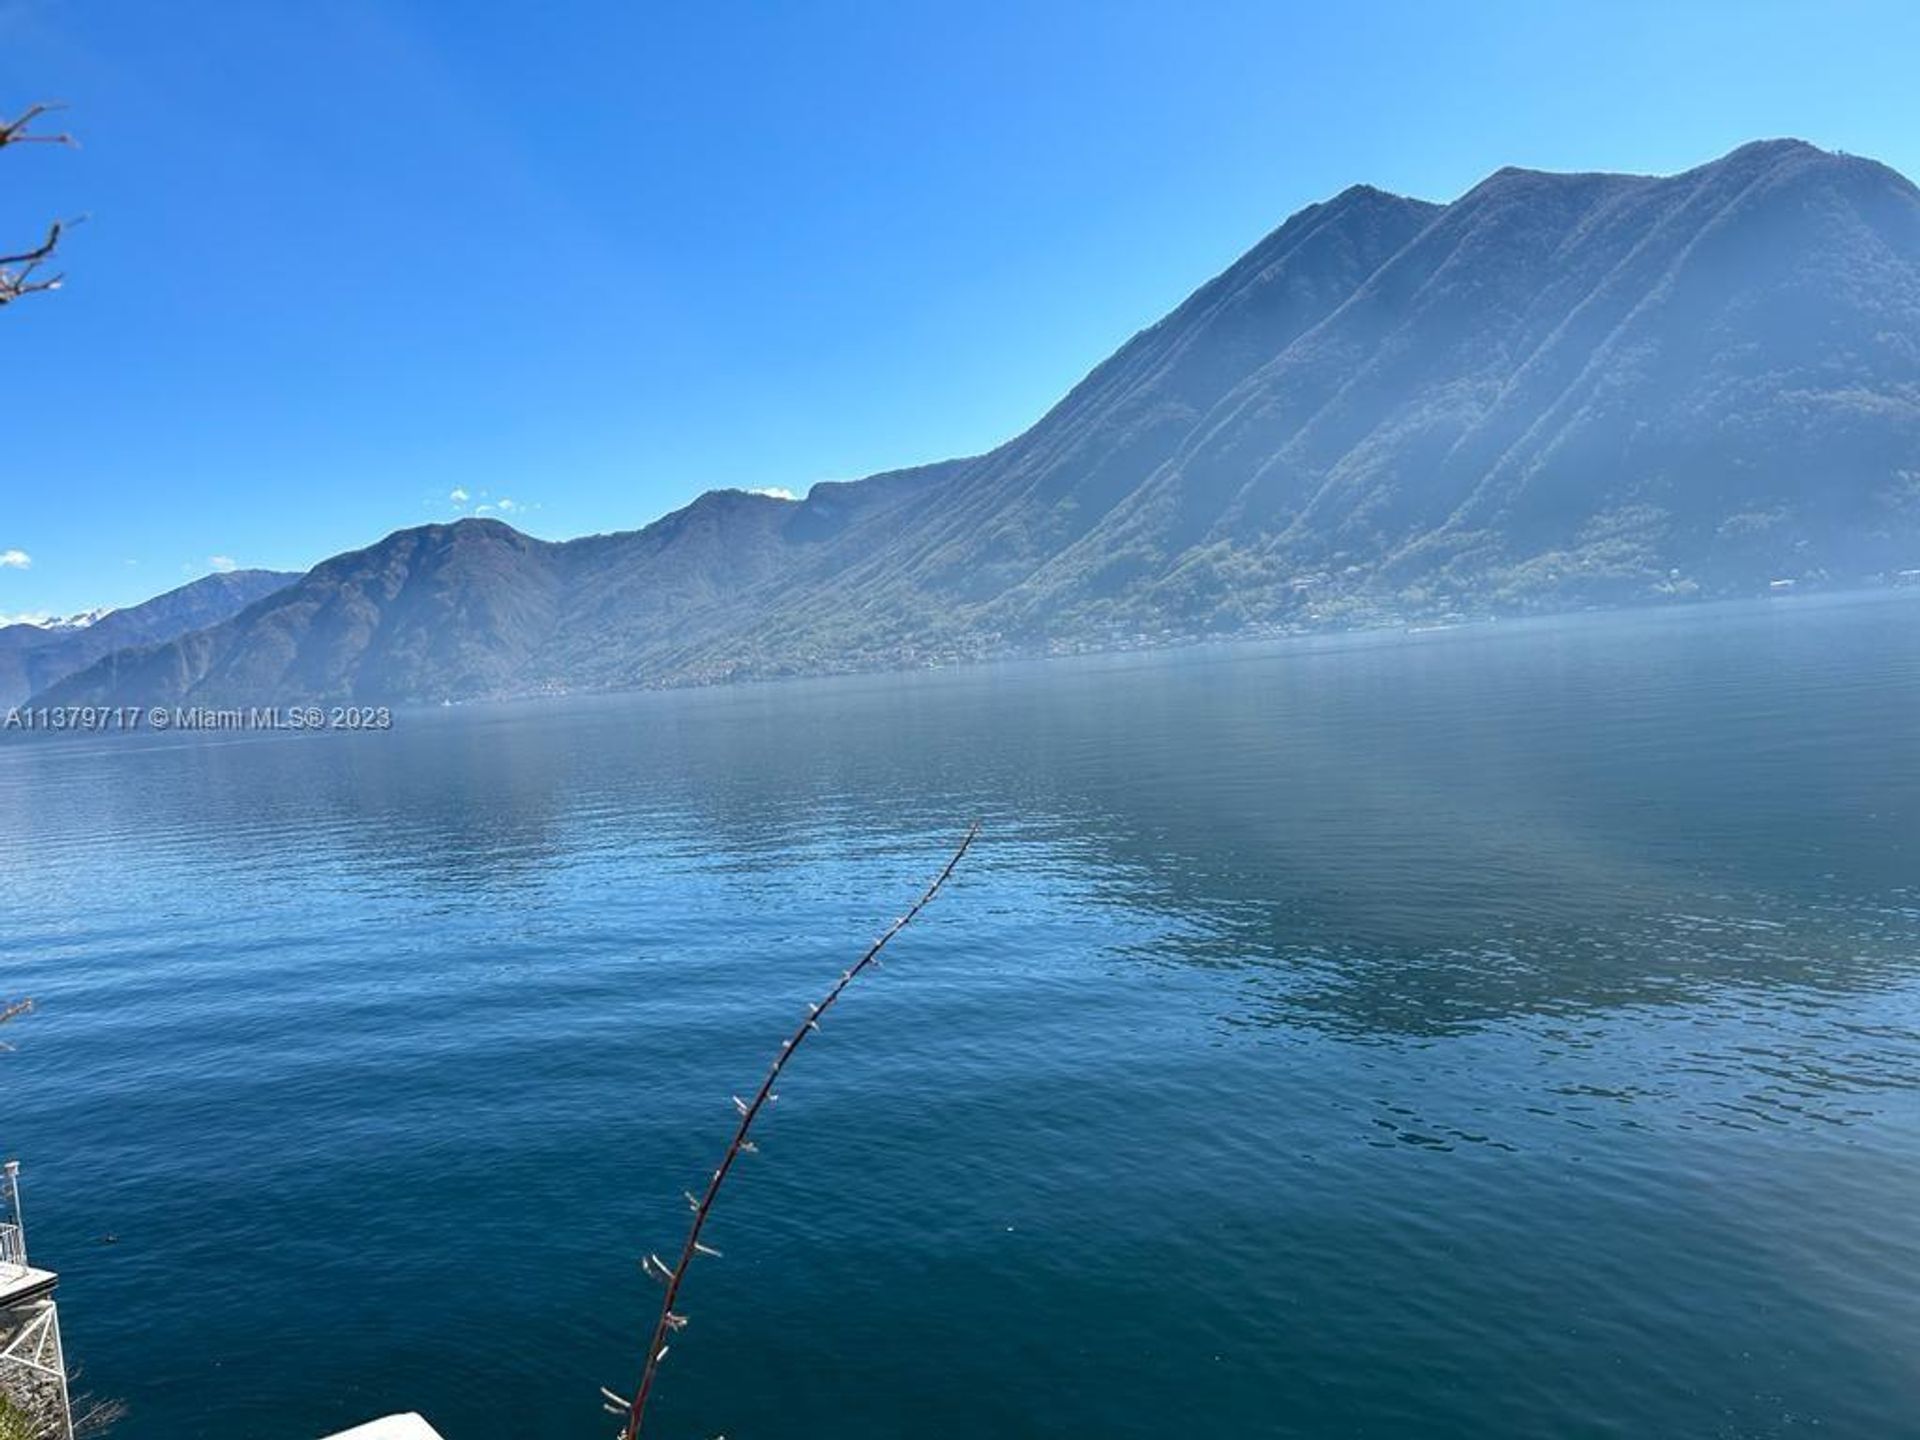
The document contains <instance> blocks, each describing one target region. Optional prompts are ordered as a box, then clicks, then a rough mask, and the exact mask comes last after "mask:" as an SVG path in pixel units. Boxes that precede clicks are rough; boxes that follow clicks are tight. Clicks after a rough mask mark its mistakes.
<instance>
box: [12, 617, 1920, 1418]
mask: <svg viewBox="0 0 1920 1440" xmlns="http://www.w3.org/2000/svg"><path fill="white" fill-rule="evenodd" d="M1916 622H1920V604H1916V603H1913V601H1911V600H1902V599H1897V598H1896V599H1882V600H1878V601H1872V602H1854V603H1814V602H1808V601H1800V602H1794V603H1790V604H1786V605H1775V606H1766V605H1753V606H1745V607H1732V608H1727V609H1719V610H1695V611H1686V612H1663V613H1658V614H1643V615H1637V616H1628V617H1621V618H1593V619H1583V620H1577V621H1570V622H1561V623H1558V624H1554V625H1529V626H1522V627H1505V628H1493V629H1488V630H1483V631H1477V630H1467V631H1456V632H1449V633H1443V634H1433V635H1423V636H1390V637H1374V638H1370V639H1367V640H1364V641H1346V642H1334V643H1322V644H1291V645H1278V646H1274V647H1271V648H1264V649H1262V648H1229V649H1220V650H1210V651H1194V652H1186V653H1182V654H1178V655H1173V656H1158V657H1147V656H1136V657H1127V658H1116V659H1107V660H1098V661H1086V662H1061V663H1055V664H1047V665H1023V666H1011V667H1003V668H985V669H976V670H968V671H962V672H953V673H947V674H939V675H926V676H914V677H891V678H862V679H851V680H842V681H835V682H822V683H808V684H792V685H772V686H764V687H757V688H745V689H733V690H724V691H709V692H699V693H682V694H658V695H643V696H634V697H625V698H602V699H590V700H576V701H566V702H550V703H540V704H523V705H510V706H498V707H483V708H475V709H467V710H456V711H435V712H429V713H418V714H413V713H410V714H406V715H403V716H402V717H401V723H400V724H399V726H398V728H396V729H395V730H394V731H393V732H391V733H388V734H372V735H353V736H348V735H335V736H319V737H316V736H289V737H238V738H234V737H226V738H221V739H201V740H196V739H191V738H174V737H167V738H164V739H159V740H156V739H154V738H153V737H137V738H136V737H124V736H122V737H98V738H95V739H92V740H71V739H61V740H50V739H45V738H42V739H39V740H36V741H33V742H31V743H21V742H14V743H8V744H5V745H0V824H3V826H4V836H5V840H4V847H3V848H0V941H3V942H4V943H3V947H0V993H31V994H33V995H34V996H36V997H37V998H38V999H39V1001H40V1002H41V1005H42V1010H41V1013H39V1014H38V1015H36V1016H34V1017H33V1018H32V1019H31V1020H30V1021H28V1022H26V1023H25V1025H23V1026H15V1027H13V1028H14V1030H15V1031H16V1032H17V1033H16V1034H15V1035H14V1036H13V1038H14V1039H15V1040H16V1041H17V1042H19V1044H20V1047H21V1048H20V1049H19V1050H18V1052H17V1053H14V1054H11V1055H5V1056H0V1086H4V1090H3V1091H0V1095H3V1096H4V1103H3V1104H0V1126H3V1127H4V1130H3V1131H0V1145H3V1146H4V1147H5V1149H6V1150H7V1151H8V1152H9V1153H15V1154H19V1155H20V1156H22V1157H23V1158H24V1159H25V1161H26V1162H27V1164H28V1167H29V1169H28V1181H27V1184H28V1189H27V1199H28V1204H29V1209H30V1219H31V1221H32V1224H33V1227H34V1242H35V1249H36V1254H37V1258H40V1259H41V1260H43V1261H44V1262H50V1263H54V1264H57V1265H58V1267H59V1268H60V1269H61V1270H62V1271H63V1272H64V1279H63V1282H62V1293H63V1295H64V1298H65V1307H64V1308H65V1324H66V1332H67V1343H68V1347H69V1349H70V1350H71V1351H72V1352H73V1354H74V1356H75V1357H76V1358H78V1359H80V1360H81V1361H83V1362H84V1364H85V1367H86V1371H87V1380H86V1384H87V1386H88V1387H89V1388H91V1389H93V1390H96V1391H99V1392H101V1393H104V1394H107V1395H115V1396H120V1397H124V1398H125V1399H126V1400H127V1401H128V1402H129V1403H130V1404H131V1407H132V1412H131V1417H130V1419H129V1420H128V1421H127V1423H126V1425H125V1427H124V1429H123V1431H122V1433H124V1434H126V1435H129V1436H140V1437H147V1436H153V1437H171V1436H204V1437H219V1440H241V1437H263V1436H264V1437H277V1436H285V1437H310V1436H312V1435H315V1434H317V1433H319V1432H321V1431H323V1430H326V1429H330V1428H334V1427H337V1426H340V1425H344V1424H346V1423H349V1422H352V1421H355V1420H359V1419H363V1418H366V1417H367V1416H369V1415H371V1414H374V1413H378V1412H381V1411H387V1410H394V1409H402V1408H418V1409H421V1410H423V1411H425V1412H426V1413H427V1414H428V1416H429V1417H430V1418H431V1419H433V1420H434V1421H435V1422H436V1423H437V1424H439V1425H440V1426H441V1428H442V1429H443V1430H444V1431H445V1432H446V1433H447V1434H448V1435H449V1436H450V1437H452V1440H477V1437H498V1436H572V1435H596V1434H601V1433H603V1426H605V1427H610V1426H611V1423H612V1422H611V1421H608V1420H605V1417H603V1416H601V1415H600V1413H599V1410H598V1400H597V1395H596V1387H597V1386H598V1385H599V1384H601V1383H606V1384H609V1385H612V1386H614V1387H615V1388H624V1387H627V1386H630V1385H631V1384H632V1381H633V1379H634V1376H635V1374H636V1371H637V1367H638V1361H639V1358H640V1347H641V1345H642V1343H643V1341H642V1337H643V1335H644V1334H645V1331H646V1327H647V1325H648V1324H649V1323H650V1319H651V1315H652V1306H653V1304H654V1303H655V1298H656V1297H655V1292H654V1291H653V1290H652V1287H651V1286H650V1285H649V1284H648V1283H647V1282H646V1281H644V1280H643V1279H642V1278H641V1277H640V1275H639V1272H638V1271H637V1269H636V1268H635V1263H634V1262H635V1258H636V1257H637V1256H638V1255H640V1254H641V1253H643V1252H644V1251H646V1250H649V1249H655V1248H658V1249H666V1248H667V1247H668V1246H670V1245H671V1244H672V1243H673V1242H674V1241H675V1240H676V1239H677V1237H678V1235H679V1233H680V1230H681V1227H682V1225H683V1223H684V1219H685V1212H684V1206H683V1203H682V1201H681V1198H680V1192H681V1190H682V1189H683V1188H685V1187H688V1186H691V1185H695V1184H697V1183H698V1181H699V1180H700V1179H701V1177H702V1176H703V1175H704V1174H705V1172H706V1171H707V1169H708V1168H710V1167H711V1165H712V1164H713V1163H714V1161H715V1160H716V1159H717V1158H718V1150H719V1147H720V1146H721V1144H722V1143H723V1141H724V1137H725V1134H726V1132H727V1130H728V1128H729V1126H730V1125H731V1122H732V1118H733V1111H732V1107H731V1106H730V1104H729V1102H728V1096H729V1094H731V1093H734V1092H741V1091H745V1090H746V1089H748V1088H749V1087H750V1086H751V1085H752V1084H753V1083H754V1082H755V1081H756V1079H757V1077H758V1075H759V1073H760V1071H761V1069H762V1068H763V1066H764V1064H765V1062H766V1059H767V1058H768V1056H769V1054H770V1052H771V1049H772V1047H773V1046H774V1045H775V1044H776V1043H777V1041H778V1039H779V1037H780V1035H781V1034H782V1033H783V1032H784V1031H785V1030H786V1028H787V1027H788V1026H790V1025H791V1024H792V1022H793V1021H794V1019H795V1017H796V1015H797V1013H798V1012H799V1009H800V1007H801V1006H802V1004H803V1002H804V1000H805V999H806V998H807V997H809V996H810V995H812V994H814V993H816V992H817V991H818V990H819V989H820V988H821V987H822V985H823V984H824V983H825V982H827V981H829V980H831V979H832V977H833V976H834V975H836V974H837V973H838V972H839V970H840V969H841V968H842V967H843V966H844V965H845V964H846V963H847V961H848V960H849V959H850V958H851V957H852V956H853V955H855V954H856V953H857V952H858V950H859V948H860V947H861V946H862V945H863V944H864V943H865V942H866V941H867V940H868V939H869V938H870V937H871V936H872V935H873V934H874V933H875V932H876V930H877V929H878V928H879V927H880V925H881V924H882V923H884V922H885V921H886V920H888V919H889V918H891V917H892V915H894V914H895V913H897V912H898V910H899V909H900V908H901V907H902V906H903V905H904V904H905V903H906V902H907V900H909V899H910V898H911V896H912V894H913V893H914V891H916V890H917V888H918V887H919V885H920V884H921V883H922V882H923V881H924V880H925V878H926V877H927V876H929V875H930V874H931V873H932V872H933V871H934V870H935V869H936V868H938V865H939V864H940V862H941V860H942V858H943V856H944V852H945V851H946V850H947V849H948V848H949V847H950V845H951V844H952V842H953V841H954V840H955V839H956V838H957V836H958V834H959V832H960V830H961V829H962V828H963V826H964V824H965V822H966V821H967V820H968V819H970V818H971V817H973V816H975V815H979V816H981V817H982V818H983V819H984V820H985V822H986V829H985V831H984V834H983V838H982V840H981V842H980V845H979V848H978V849H977V850H976V852H975V854H974V855H973V856H972V857H971V858H970V859H969V861H968V863H967V865H966V866H965V867H964V869H963V871H962V872H961V874H960V875H959V877H958V878H957V879H956V881H955V883H954V884H953V886H952V888H951V889H950V890H949V892H948V893H947V894H946V895H945V896H944V897H943V898H942V899H941V900H940V901H939V902H938V903H937V905H936V906H935V907H934V908H933V909H932V910H930V911H929V912H928V914H927V916H926V917H925V919H924V920H923V922H922V923H921V924H920V925H918V926H916V927H915V928H914V929H912V930H910V931H908V932H907V933H906V935H905V936H904V937H903V938H902V940H901V941H900V942H899V943H898V945H897V947H896V949H895V951H894V952H893V953H894V956H895V958H894V960H893V962H892V963H891V964H890V965H889V966H888V967H887V968H886V969H885V970H884V971H881V972H879V973H878V974H876V975H874V976H873V977H872V978H871V980H863V981H862V982H861V984H860V985H859V987H858V988H857V989H856V990H855V991H854V992H853V993H852V994H851V995H850V996H849V998H848V1000H847V1001H846V1002H845V1004H844V1005H843V1006H842V1007H841V1009H840V1010H839V1011H838V1012H836V1014H835V1015H834V1017H833V1018H832V1020H831V1022H830V1023H829V1025H828V1026H827V1028H826V1029H825V1030H824V1031H823V1033H822V1034H821V1035H820V1036H819V1037H818V1038H817V1043H816V1045H815V1046H813V1047H810V1048H809V1049H808V1050H807V1051H806V1052H804V1053H803V1055H802V1056H801V1057H800V1058H799V1060H798V1061H797V1062H796V1063H795V1065H794V1067H793V1069H792V1070H791V1071H790V1073H789V1079H788V1081H787V1082H786V1083H785V1084H784V1085H783V1087H782V1092H783V1093H782V1099H781V1101H780V1104H779V1106H778V1107H777V1110H776V1113H774V1115H773V1116H772V1117H771V1120H770V1122H769V1123H768V1125H767V1127H766V1133H765V1135H764V1136H763V1137H762V1140H763V1150H764V1153H763V1154H762V1155H761V1156H760V1157H758V1158H757V1159H754V1160H752V1161H750V1162H748V1167H747V1168H746V1169H745V1170H744V1171H743V1172H742V1173H741V1174H740V1176H739V1178H738V1180H737V1182H736V1186H735V1188H734V1189H733V1190H732V1191H731V1192H730V1194H729V1195H728V1197H727V1199H726V1202H725V1205H724V1208H723V1210H722V1211H721V1213H720V1215H719V1217H718V1219H717V1220H716V1221H715V1223H714V1225H713V1227H712V1230H711V1232H710V1238H711V1239H712V1241H713V1243H715V1244H716V1245H717V1246H719V1248H721V1249H722V1250H724V1251H726V1252H727V1258H726V1259H725V1260H723V1261H717V1262H712V1263H711V1264H709V1265H707V1266H705V1267H703V1268H702V1269H701V1270H700V1271H699V1272H698V1274H697V1276H696V1279H695V1280H694V1282H693V1284H692V1286H691V1288H690V1289H689V1291H688V1294H687V1297H686V1302H687V1303H686V1308H687V1309H688V1310H689V1311H690V1312H691V1313H692V1315H693V1324H692V1326H691V1328H690V1329H689V1330H688V1331H686V1332H685V1334H684V1335H682V1336H681V1337H680V1339H679V1341H678V1342H677V1343H676V1345H675V1349H674V1353H673V1355H672V1356H671V1357H670V1358H669V1359H668V1361H667V1365H666V1374H665V1378H664V1381H663V1385H664V1389H663V1391H662V1394H661V1399H660V1404H659V1406H658V1409H657V1411H656V1412H655V1418H656V1420H657V1422H658V1429H657V1433H658V1434H660V1435H662V1436H671V1435H680V1436H704V1435H713V1434H716V1433H721V1432H724V1433H725V1434H727V1435H729V1436H733V1437H736V1440H739V1437H752V1436H765V1437H776V1436H777V1437H780V1440H800V1437H823V1440H824V1437H829V1436H831V1437H834V1440H858V1437H881V1436H887V1437H892V1436H903V1435H912V1436H916V1437H949V1436H950V1437H969V1440H972V1437H978V1436H983V1435H995V1436H1023V1435H1027V1436H1041V1435H1045V1436H1140V1437H1148V1436H1154V1437H1159V1436H1211V1435H1236V1436H1251V1435H1261V1436H1267V1435H1271V1436H1314V1437H1323V1436H1324V1437H1333V1436H1339V1437H1362V1436H1364V1437H1372V1436H1379V1437H1388V1436H1392V1437H1407V1436H1419V1437H1429V1436H1431V1437H1461V1440H1465V1437H1475V1440H1488V1437H1537V1436H1542V1435H1553V1436H1557V1437H1581V1436H1635V1437H1649V1436H1776V1435H1782V1436H1783V1435H1789V1434H1800V1433H1803V1432H1806V1431H1809V1430H1813V1429H1815V1428H1816V1427H1817V1428H1818V1431H1819V1433H1824V1434H1832V1435H1848V1436H1876V1437H1880V1436H1900V1435H1909V1436H1910V1435H1916V1434H1920V624H1917V623H1916ZM106 1235H113V1236H116V1237H117V1243H113V1244H103V1243H101V1240H100V1237H103V1236H106Z"/></svg>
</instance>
